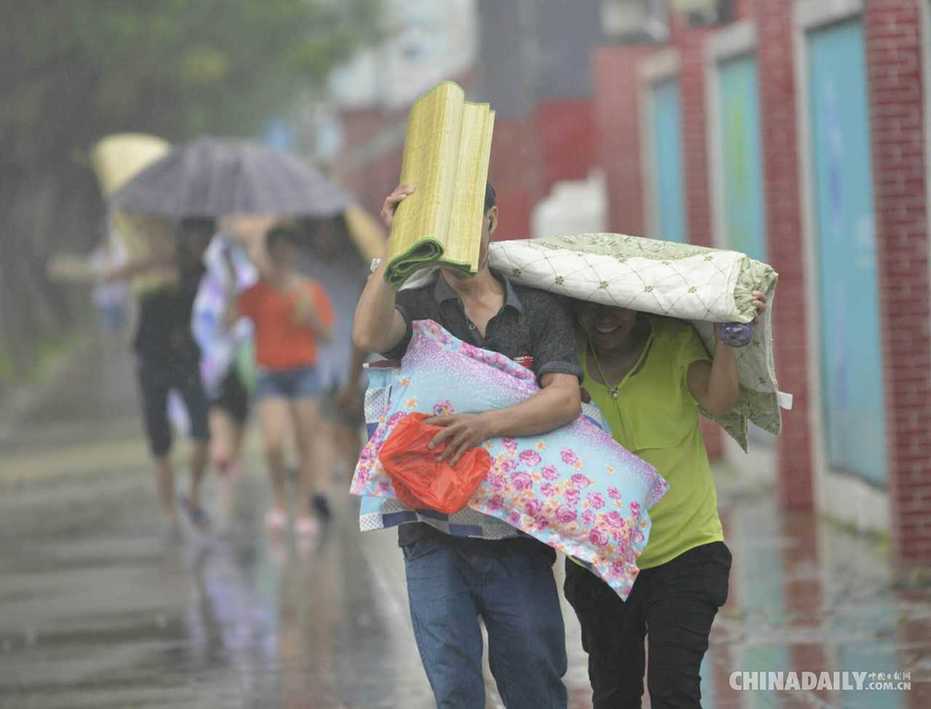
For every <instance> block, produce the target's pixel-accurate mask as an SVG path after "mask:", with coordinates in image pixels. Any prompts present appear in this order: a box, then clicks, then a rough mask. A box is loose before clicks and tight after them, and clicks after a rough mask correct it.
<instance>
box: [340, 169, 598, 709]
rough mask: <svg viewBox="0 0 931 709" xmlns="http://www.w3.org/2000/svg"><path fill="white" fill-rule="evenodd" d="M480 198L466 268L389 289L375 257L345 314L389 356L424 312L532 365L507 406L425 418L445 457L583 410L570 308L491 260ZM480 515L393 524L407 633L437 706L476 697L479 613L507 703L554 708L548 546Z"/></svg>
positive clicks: (367, 342)
mask: <svg viewBox="0 0 931 709" xmlns="http://www.w3.org/2000/svg"><path fill="white" fill-rule="evenodd" d="M413 192H414V188H412V187H406V186H401V187H398V188H397V189H396V190H395V191H394V192H392V193H391V194H390V195H389V196H388V198H387V199H386V200H385V205H384V209H383V211H382V216H383V217H384V219H385V221H386V222H387V223H388V224H389V225H390V223H391V220H392V219H393V217H394V212H395V209H396V208H397V205H398V204H399V203H400V202H401V201H402V200H403V199H405V198H406V197H407V196H409V195H410V194H412V193H413ZM484 207H485V212H484V217H483V222H482V229H481V247H480V250H479V264H478V271H477V273H476V274H475V275H466V274H463V273H462V272H461V271H459V270H456V269H449V268H441V269H439V271H438V273H437V275H436V278H435V279H434V280H433V282H431V283H429V284H428V285H425V286H423V287H420V288H413V289H410V290H404V291H401V292H400V293H399V292H397V290H396V289H395V286H393V285H392V284H391V283H389V282H388V281H387V280H386V278H385V270H386V267H387V266H386V265H385V264H381V265H380V266H379V267H378V268H377V269H376V270H375V272H374V274H373V275H372V276H371V277H370V278H369V281H368V284H367V285H366V287H365V290H364V291H363V292H362V296H361V298H360V299H359V305H358V307H357V309H356V316H355V322H354V323H353V341H354V342H355V344H356V345H357V346H358V347H359V348H361V349H364V350H367V351H372V352H381V353H383V354H384V355H385V356H386V357H388V358H391V359H398V358H400V357H402V356H403V355H404V353H405V351H406V349H407V346H408V343H409V342H410V339H411V335H412V330H411V323H412V322H413V321H415V320H434V321H435V322H437V323H439V324H440V325H442V326H443V327H444V328H445V329H446V330H448V331H449V332H450V333H451V334H453V335H454V336H456V337H458V338H460V339H462V340H463V341H465V342H470V343H472V344H474V345H475V346H477V347H482V348H485V349H489V350H494V351H496V352H500V353H502V354H504V355H506V356H507V357H509V358H511V359H513V360H515V361H518V362H520V363H521V364H524V365H525V366H527V367H529V368H531V369H532V370H533V371H534V373H535V374H536V376H537V379H538V381H539V383H540V386H541V387H542V389H541V391H540V392H539V393H537V394H535V395H534V396H533V397H531V398H530V399H528V400H526V401H524V402H522V403H520V404H518V405H516V406H513V407H510V408H507V409H500V410H495V411H485V412H482V413H474V414H456V415H449V416H436V417H434V418H432V419H428V420H427V423H429V424H434V425H438V426H441V427H443V429H444V430H443V431H442V432H441V433H439V434H438V435H437V437H436V438H435V439H434V442H433V443H434V445H439V444H441V443H443V442H445V443H446V444H448V447H447V449H446V450H445V451H444V453H443V457H444V458H447V459H449V460H450V461H452V462H455V461H456V460H457V459H458V458H459V456H461V455H462V454H463V453H464V452H465V451H466V450H468V449H470V448H473V447H476V446H480V445H482V443H484V442H485V441H486V440H488V439H490V438H498V437H509V436H515V437H516V436H529V435H536V434H541V433H548V432H549V431H552V430H555V429H557V428H559V427H561V426H563V425H565V424H567V423H569V422H571V421H573V420H575V419H576V418H577V417H578V416H579V413H580V411H581V401H580V390H579V377H580V375H581V373H582V370H581V369H580V367H579V363H578V359H577V355H576V353H575V338H574V334H573V325H572V319H571V315H570V312H569V310H568V309H567V306H566V305H565V303H564V302H563V301H562V300H561V299H560V298H559V297H558V296H554V295H552V294H550V293H545V292H543V291H538V290H536V289H533V288H525V287H522V286H517V285H514V284H512V283H511V282H510V281H509V280H508V279H507V278H505V277H504V276H503V275H501V274H500V273H494V272H492V271H491V270H489V268H488V244H489V241H490V239H491V235H492V234H493V233H494V230H495V227H496V225H497V223H498V209H497V207H496V206H495V195H494V190H493V189H492V188H491V186H490V185H489V186H487V187H486V194H485V202H484ZM450 376H455V372H450ZM488 519H489V525H488V529H492V528H494V530H495V532H494V537H495V539H489V538H486V537H487V536H488V535H484V536H479V537H473V536H470V537H462V536H453V535H452V534H444V533H443V532H440V531H438V530H436V529H434V528H433V527H430V526H427V525H425V524H422V523H409V524H404V525H402V526H401V527H399V529H398V542H399V544H400V546H401V548H402V549H403V552H404V560H405V568H406V572H407V590H408V597H409V601H410V610H411V618H412V620H413V625H414V635H415V638H416V640H417V647H418V649H419V650H420V657H421V660H422V662H423V665H424V669H425V670H426V673H427V677H428V679H429V680H430V686H431V687H432V688H433V692H434V696H435V697H436V702H437V706H438V707H444V708H449V709H453V708H455V709H483V707H484V706H485V690H484V682H483V679H482V651H483V648H482V636H481V629H480V626H479V616H481V618H482V620H484V623H485V627H486V629H487V631H488V652H489V660H490V664H491V671H492V674H493V675H494V678H495V682H496V683H497V686H498V692H499V693H500V695H501V698H502V699H503V700H504V703H505V706H507V707H508V709H523V708H524V707H526V708H527V709H531V708H532V709H544V708H545V709H549V708H553V709H556V708H560V709H564V708H565V707H566V702H567V697H566V689H565V686H564V685H563V682H562V676H563V674H565V671H566V647H565V630H564V627H563V621H562V615H561V613H560V609H559V598H558V595H557V591H556V584H555V582H554V579H553V572H552V564H553V561H554V560H555V553H554V551H553V550H552V549H551V548H550V547H548V546H546V545H545V544H543V543H541V542H538V541H536V540H535V539H532V538H530V537H527V536H524V535H521V534H519V533H518V531H517V530H516V529H514V528H513V527H510V526H509V525H506V524H504V523H503V522H500V521H498V520H493V519H492V518H490V517H489V518H488ZM502 527H503V530H502V529H501V528H502ZM482 529H484V527H483V528H482ZM475 534H482V532H475Z"/></svg>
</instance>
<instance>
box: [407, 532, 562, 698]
mask: <svg viewBox="0 0 931 709" xmlns="http://www.w3.org/2000/svg"><path fill="white" fill-rule="evenodd" d="M402 548H403V550H404V561H405V567H406V571H407V591H408V597H409V600H410V609H411V619H412V621H413V625H414V636H415V638H416V640H417V648H418V649H419V650H420V658H421V661H422V662H423V665H424V669H425V670H426V673H427V678H428V679H429V681H430V686H431V687H432V688H433V694H434V697H435V698H436V705H437V707H439V708H440V709H484V707H485V683H484V680H483V678H482V634H481V627H480V625H479V618H480V617H481V619H482V620H483V621H484V623H485V628H486V630H487V631H488V657H489V661H490V665H491V672H492V675H494V678H495V682H496V684H497V686H498V693H499V694H500V695H501V698H502V700H503V701H504V704H505V706H506V707H508V709H524V708H526V709H565V707H566V702H567V695H566V688H565V685H563V682H562V676H563V675H564V674H565V673H566V636H565V627H564V626H563V620H562V613H561V611H560V608H559V597H558V594H557V591H556V583H555V580H554V579H553V569H552V565H553V561H554V559H555V554H554V553H553V552H552V550H551V549H550V548H549V547H547V546H545V545H543V544H541V543H539V542H537V541H534V540H530V539H507V540H501V541H486V540H481V539H466V538H460V537H452V536H448V535H445V534H439V533H437V534H433V535H429V536H427V537H426V538H423V539H420V540H419V541H416V542H414V543H412V544H408V545H405V546H404V547H402Z"/></svg>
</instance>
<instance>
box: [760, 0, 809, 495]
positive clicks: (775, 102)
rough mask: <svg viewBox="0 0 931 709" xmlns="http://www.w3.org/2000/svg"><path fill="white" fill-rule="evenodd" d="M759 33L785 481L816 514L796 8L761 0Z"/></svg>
mask: <svg viewBox="0 0 931 709" xmlns="http://www.w3.org/2000/svg"><path fill="white" fill-rule="evenodd" d="M756 27H757V37H758V43H759V47H758V60H759V71H760V116H761V131H762V134H763V135H762V143H763V152H764V155H763V182H764V189H765V198H766V233H767V241H768V245H767V248H768V252H769V258H770V262H771V264H772V265H773V267H774V268H775V269H776V270H777V271H778V272H779V289H778V295H777V298H778V300H777V302H776V307H775V309H774V311H773V312H774V322H773V326H774V328H775V331H776V335H777V337H776V352H775V356H776V367H777V375H778V377H779V385H780V387H781V388H782V389H783V390H784V391H788V392H791V393H792V394H793V395H794V397H795V401H794V404H795V406H794V409H793V410H792V411H791V412H786V413H785V414H784V415H783V432H782V435H781V436H780V437H779V439H778V441H777V453H778V472H777V483H778V487H779V497H780V500H781V502H782V504H783V505H784V506H786V507H790V508H809V507H812V506H813V505H814V488H813V479H812V472H813V463H812V440H811V435H810V432H809V425H808V415H809V412H808V407H809V405H810V397H809V391H808V375H809V372H808V359H807V357H808V354H807V352H808V336H807V332H808V331H807V325H806V323H807V318H806V313H805V303H806V298H807V297H809V296H807V295H806V292H805V267H804V261H803V258H804V254H805V249H804V243H803V239H802V231H803V230H802V207H801V199H800V194H799V187H798V183H799V157H798V150H799V137H798V131H797V129H796V111H797V96H796V89H797V87H796V82H795V66H794V59H793V57H794V54H793V52H794V48H793V35H792V32H793V25H792V3H787V2H785V0H758V2H757V4H756ZM811 297H814V294H812V296H811Z"/></svg>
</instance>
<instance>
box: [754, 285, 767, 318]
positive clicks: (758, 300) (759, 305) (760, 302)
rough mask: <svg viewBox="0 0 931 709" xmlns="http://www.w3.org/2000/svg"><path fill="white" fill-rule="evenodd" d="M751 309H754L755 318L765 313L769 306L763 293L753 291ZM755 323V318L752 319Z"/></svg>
mask: <svg viewBox="0 0 931 709" xmlns="http://www.w3.org/2000/svg"><path fill="white" fill-rule="evenodd" d="M752 295H753V307H754V308H756V316H757V317H759V316H760V315H762V314H763V313H764V312H766V307H767V306H768V305H769V301H768V300H767V299H766V293H764V292H763V291H758V290H755V291H753V294H752ZM753 321H754V322H756V318H754V319H753Z"/></svg>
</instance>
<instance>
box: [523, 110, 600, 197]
mask: <svg viewBox="0 0 931 709" xmlns="http://www.w3.org/2000/svg"><path fill="white" fill-rule="evenodd" d="M534 122H535V123H536V129H537V144H538V146H539V148H540V153H541V157H542V160H543V183H542V185H541V189H542V190H543V191H544V193H546V192H549V191H550V188H551V187H552V186H553V184H554V183H556V182H559V181H560V180H584V179H585V178H587V177H588V173H589V171H590V170H591V169H592V167H593V165H594V162H595V106H594V101H593V100H592V99H546V100H544V101H541V102H540V103H539V104H537V107H536V109H535V111H534Z"/></svg>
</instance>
